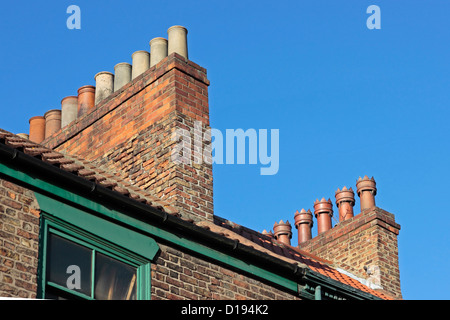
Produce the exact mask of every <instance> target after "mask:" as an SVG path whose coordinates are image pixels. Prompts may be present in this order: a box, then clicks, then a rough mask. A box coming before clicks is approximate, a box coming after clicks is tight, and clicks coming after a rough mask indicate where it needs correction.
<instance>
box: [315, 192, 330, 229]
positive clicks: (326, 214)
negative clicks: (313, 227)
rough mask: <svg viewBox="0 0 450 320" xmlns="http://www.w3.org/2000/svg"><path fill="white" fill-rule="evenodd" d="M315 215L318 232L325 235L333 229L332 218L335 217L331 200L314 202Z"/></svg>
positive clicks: (323, 199)
mask: <svg viewBox="0 0 450 320" xmlns="http://www.w3.org/2000/svg"><path fill="white" fill-rule="evenodd" d="M314 215H315V216H316V218H317V232H318V233H319V234H320V233H323V232H326V231H328V230H330V229H331V217H332V216H333V203H332V202H331V200H330V199H328V200H325V198H322V200H320V201H319V199H317V200H316V201H315V202H314Z"/></svg>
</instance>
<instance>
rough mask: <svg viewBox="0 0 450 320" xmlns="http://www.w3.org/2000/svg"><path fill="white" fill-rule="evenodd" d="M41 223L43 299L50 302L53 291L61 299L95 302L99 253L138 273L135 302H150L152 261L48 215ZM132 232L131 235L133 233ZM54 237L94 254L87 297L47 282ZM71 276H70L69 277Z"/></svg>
mask: <svg viewBox="0 0 450 320" xmlns="http://www.w3.org/2000/svg"><path fill="white" fill-rule="evenodd" d="M42 217H43V219H42V223H41V228H42V227H43V228H42V229H41V230H42V231H41V232H42V233H41V248H42V250H41V259H40V262H41V267H40V268H39V270H40V277H41V281H40V283H41V288H40V290H39V291H40V298H47V291H48V290H49V289H50V290H52V291H53V292H55V291H56V292H59V293H61V294H62V295H67V296H71V297H73V298H74V299H77V298H78V299H86V300H94V294H95V288H94V286H95V283H96V281H95V277H96V276H97V274H96V272H95V270H96V268H95V267H96V260H97V258H96V257H97V253H99V254H102V255H104V256H106V257H109V258H112V259H114V260H116V261H120V262H122V263H125V264H126V265H128V266H131V267H133V268H135V269H136V280H135V281H136V300H149V299H150V268H151V267H150V261H148V260H147V259H145V258H143V257H140V256H138V255H136V254H134V253H133V252H130V251H128V250H125V249H123V248H121V247H119V246H117V245H115V244H114V243H111V242H109V241H107V240H104V239H101V238H99V237H97V236H95V235H93V234H91V233H89V232H86V231H84V230H81V229H79V228H77V227H76V226H73V225H70V224H67V223H64V222H63V221H60V220H59V219H55V218H52V217H50V216H49V215H48V214H47V213H44V214H43V215H42ZM130 232H132V231H130ZM51 235H55V236H58V237H60V238H62V239H64V240H67V241H69V242H71V243H73V244H75V245H79V246H82V247H84V248H86V249H88V250H91V251H90V252H91V263H92V265H91V270H90V275H89V277H90V285H91V288H90V295H86V294H84V293H82V292H79V291H77V290H74V289H69V288H67V287H66V286H62V285H60V284H57V283H55V282H52V281H50V280H49V279H48V274H47V268H48V263H49V261H48V257H49V255H48V248H49V247H48V244H49V238H50V237H51ZM69 276H70V275H69V274H68V275H67V277H69Z"/></svg>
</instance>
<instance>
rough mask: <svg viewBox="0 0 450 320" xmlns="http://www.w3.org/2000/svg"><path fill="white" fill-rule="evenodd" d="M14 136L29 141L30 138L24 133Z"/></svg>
mask: <svg viewBox="0 0 450 320" xmlns="http://www.w3.org/2000/svg"><path fill="white" fill-rule="evenodd" d="M16 136H19V137H21V138H24V139H29V138H30V136H29V135H28V134H26V133H18V134H16Z"/></svg>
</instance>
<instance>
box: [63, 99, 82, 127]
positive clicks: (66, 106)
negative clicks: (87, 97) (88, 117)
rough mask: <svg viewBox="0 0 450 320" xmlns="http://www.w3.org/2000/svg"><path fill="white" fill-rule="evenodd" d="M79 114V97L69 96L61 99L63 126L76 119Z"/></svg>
mask: <svg viewBox="0 0 450 320" xmlns="http://www.w3.org/2000/svg"><path fill="white" fill-rule="evenodd" d="M77 115H78V97H76V96H68V97H65V98H64V99H62V100H61V128H64V127H65V126H67V125H68V124H69V123H71V122H72V121H74V120H75V119H76V118H77Z"/></svg>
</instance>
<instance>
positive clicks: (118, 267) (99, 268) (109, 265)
mask: <svg viewBox="0 0 450 320" xmlns="http://www.w3.org/2000/svg"><path fill="white" fill-rule="evenodd" d="M136 280H137V279H136V268H134V267H132V266H129V265H127V264H125V263H123V262H121V261H118V260H115V259H112V258H110V257H108V256H105V255H103V254H101V253H96V255H95V293H94V298H95V299H98V300H135V299H136Z"/></svg>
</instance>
